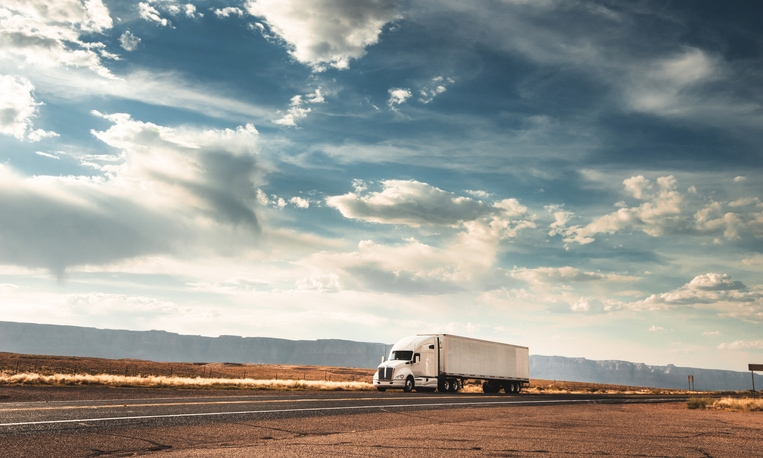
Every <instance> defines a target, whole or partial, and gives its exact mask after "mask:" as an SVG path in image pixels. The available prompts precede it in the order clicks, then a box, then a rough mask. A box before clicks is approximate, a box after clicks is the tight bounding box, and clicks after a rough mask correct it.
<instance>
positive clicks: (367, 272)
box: [310, 180, 535, 294]
mask: <svg viewBox="0 0 763 458" xmlns="http://www.w3.org/2000/svg"><path fill="white" fill-rule="evenodd" d="M354 187H355V191H354V192H351V193H348V194H345V195H341V196H332V197H329V198H327V199H326V203H327V205H328V206H329V207H333V208H336V209H337V210H339V211H340V212H341V213H342V214H343V215H344V216H345V217H346V218H351V219H359V220H363V221H368V222H374V223H380V224H399V225H404V226H408V227H411V228H420V227H423V226H426V227H429V228H432V227H439V228H440V230H447V231H450V232H451V235H452V236H451V237H447V236H445V234H441V235H443V236H444V238H443V240H442V245H441V246H438V247H434V246H430V245H427V244H424V243H422V242H420V241H417V240H415V239H407V240H405V242H404V243H402V244H401V245H395V246H389V245H380V244H377V243H375V242H373V241H370V240H369V241H364V242H362V243H361V244H360V246H359V250H358V252H356V253H349V254H343V255H328V254H326V255H323V254H322V255H321V256H316V257H313V258H311V260H310V264H311V265H318V264H319V265H320V272H322V274H323V275H326V272H327V271H328V272H332V273H334V274H336V275H338V276H339V278H340V279H342V284H343V285H346V286H348V287H349V283H350V282H358V284H361V285H363V286H364V287H367V288H371V289H374V290H376V289H379V290H383V289H385V288H386V289H387V290H390V291H399V292H418V293H421V294H442V293H443V292H447V291H450V292H453V291H457V290H461V289H465V288H468V287H477V288H480V287H481V286H476V285H480V284H481V283H482V282H485V281H487V282H490V281H492V280H491V279H492V277H493V276H494V274H495V273H494V272H493V271H492V269H493V268H494V266H495V263H496V256H497V253H498V251H499V250H500V241H501V240H505V239H509V238H514V237H517V236H518V235H519V233H520V232H521V231H523V230H526V229H529V228H534V227H535V223H534V219H535V216H534V215H532V214H530V213H529V212H528V209H527V208H526V207H525V206H523V205H522V204H520V203H519V201H517V200H516V199H503V200H497V201H491V202H484V201H481V200H477V199H474V198H472V197H467V196H461V195H458V194H455V193H452V192H448V191H445V190H442V189H439V188H437V187H434V186H431V185H429V184H427V183H422V182H418V181H412V180H410V181H407V180H386V181H383V182H382V183H381V190H378V191H373V190H370V189H369V188H372V187H375V185H374V184H373V183H366V182H364V181H360V180H356V181H355V182H354ZM472 194H473V192H472ZM319 261H320V262H319ZM337 269H340V270H341V271H340V272H337ZM345 278H350V279H352V280H344V279H345ZM356 286H357V285H356Z"/></svg>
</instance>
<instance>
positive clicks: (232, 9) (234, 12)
mask: <svg viewBox="0 0 763 458" xmlns="http://www.w3.org/2000/svg"><path fill="white" fill-rule="evenodd" d="M214 13H215V16H217V17H231V16H238V17H241V16H243V15H244V10H242V9H241V8H238V7H236V6H226V7H225V8H216V9H215V10H214Z"/></svg>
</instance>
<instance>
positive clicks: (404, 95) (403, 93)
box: [387, 88, 413, 110]
mask: <svg viewBox="0 0 763 458" xmlns="http://www.w3.org/2000/svg"><path fill="white" fill-rule="evenodd" d="M387 92H388V93H389V99H388V100H387V105H389V107H390V108H392V109H393V110H394V109H395V107H397V106H399V105H402V104H404V103H405V102H406V101H407V100H408V99H410V98H411V96H412V95H413V94H412V93H411V90H410V89H403V88H392V89H390V90H389V91H387Z"/></svg>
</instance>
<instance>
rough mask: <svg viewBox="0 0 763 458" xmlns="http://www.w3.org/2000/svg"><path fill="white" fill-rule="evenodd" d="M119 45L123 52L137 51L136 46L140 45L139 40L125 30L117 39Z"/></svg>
mask: <svg viewBox="0 0 763 458" xmlns="http://www.w3.org/2000/svg"><path fill="white" fill-rule="evenodd" d="M119 44H120V45H121V46H122V49H124V50H125V51H128V52H129V51H135V50H136V49H138V45H139V44H140V38H138V37H136V36H135V35H133V34H132V32H130V31H129V30H127V31H125V33H123V34H122V35H121V36H120V37H119Z"/></svg>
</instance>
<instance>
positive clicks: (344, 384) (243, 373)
mask: <svg viewBox="0 0 763 458" xmlns="http://www.w3.org/2000/svg"><path fill="white" fill-rule="evenodd" d="M373 375H374V369H365V368H347V367H324V366H301V365H281V364H242V363H193V362H185V363H180V362H178V363H174V362H172V363H158V362H154V361H145V360H135V359H116V360H115V359H105V358H82V357H69V356H44V355H24V354H17V353H2V352H0V386H19V385H57V386H74V385H80V386H82V385H102V386H118V387H144V388H197V389H241V390H335V391H340V390H348V391H349V390H352V391H365V390H374V389H375V388H374V387H373V385H372V380H373ZM463 392H465V393H481V392H482V385H481V383H480V382H478V381H475V380H469V381H467V383H466V385H465V386H464V387H463ZM522 392H523V393H530V394H560V393H561V394H643V395H658V394H678V395H686V394H688V393H689V392H687V391H684V390H671V389H661V388H648V387H634V386H624V385H607V384H596V383H584V382H566V381H557V380H538V379H532V380H530V384H529V386H526V387H525V388H524V389H523V390H522ZM716 394H717V393H716ZM693 399H699V401H696V400H695V401H692V400H690V403H688V404H687V405H688V406H689V408H711V407H708V406H709V405H711V404H712V403H711V404H704V405H703V403H704V402H705V401H702V399H710V400H711V401H712V402H713V403H714V402H716V401H718V400H717V399H716V398H693ZM724 399H725V398H724ZM729 399H733V398H729ZM751 401H753V402H752V403H751V404H750V407H745V408H744V409H746V410H761V404H762V402H761V400H760V399H758V400H755V399H753V400H751ZM728 404H729V407H725V408H729V409H733V408H735V407H731V402H730V401H729V402H728Z"/></svg>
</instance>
